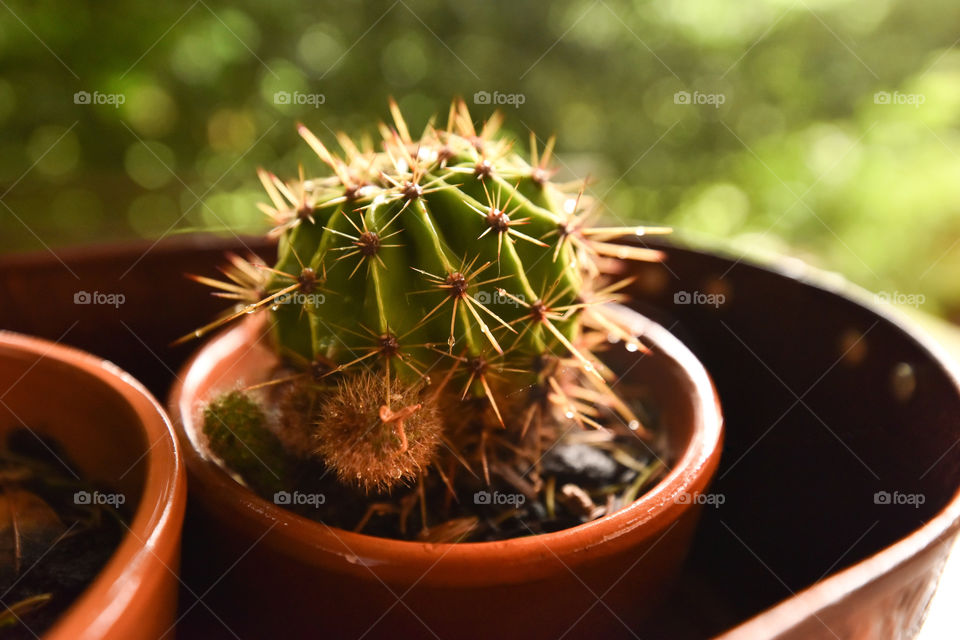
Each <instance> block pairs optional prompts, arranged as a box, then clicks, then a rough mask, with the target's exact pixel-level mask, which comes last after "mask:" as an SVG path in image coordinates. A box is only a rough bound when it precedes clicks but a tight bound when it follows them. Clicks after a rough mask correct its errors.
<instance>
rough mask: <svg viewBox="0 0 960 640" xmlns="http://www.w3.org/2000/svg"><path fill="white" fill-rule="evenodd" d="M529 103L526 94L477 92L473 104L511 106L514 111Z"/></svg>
mask: <svg viewBox="0 0 960 640" xmlns="http://www.w3.org/2000/svg"><path fill="white" fill-rule="evenodd" d="M526 101H527V96H526V94H523V93H500V92H499V91H494V92H493V93H490V92H489V91H477V92H476V93H474V94H473V104H494V105H510V106H512V107H513V108H514V109H519V108H520V105H522V104H523V103H525V102H526Z"/></svg>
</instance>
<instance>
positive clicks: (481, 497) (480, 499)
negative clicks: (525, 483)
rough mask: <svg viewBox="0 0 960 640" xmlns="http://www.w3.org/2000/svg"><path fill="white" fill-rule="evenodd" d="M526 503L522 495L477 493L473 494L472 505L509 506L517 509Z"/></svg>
mask: <svg viewBox="0 0 960 640" xmlns="http://www.w3.org/2000/svg"><path fill="white" fill-rule="evenodd" d="M526 501H527V496H525V495H523V494H522V493H503V492H502V491H494V492H492V493H491V492H490V491H477V492H476V493H474V494H473V504H509V505H513V506H515V507H519V506H520V505H522V504H523V503H524V502H526Z"/></svg>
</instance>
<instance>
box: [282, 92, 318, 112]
mask: <svg viewBox="0 0 960 640" xmlns="http://www.w3.org/2000/svg"><path fill="white" fill-rule="evenodd" d="M326 102H327V96H325V95H324V94H322V93H302V92H300V91H294V92H293V93H291V92H289V91H277V92H276V93H274V94H273V104H283V105H287V104H290V105H308V106H311V107H313V108H314V109H316V108H318V107H320V105H322V104H326Z"/></svg>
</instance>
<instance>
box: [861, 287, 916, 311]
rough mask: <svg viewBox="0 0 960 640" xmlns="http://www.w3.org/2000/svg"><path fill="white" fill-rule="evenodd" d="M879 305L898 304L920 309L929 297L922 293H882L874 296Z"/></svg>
mask: <svg viewBox="0 0 960 640" xmlns="http://www.w3.org/2000/svg"><path fill="white" fill-rule="evenodd" d="M873 299H874V301H876V302H877V304H896V305H901V306H905V307H913V308H914V309H919V308H920V307H921V306H922V305H923V304H924V303H925V302H926V301H927V296H925V295H923V294H922V293H904V292H902V291H880V292H878V293H876V294H875V295H874V296H873Z"/></svg>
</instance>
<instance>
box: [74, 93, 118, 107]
mask: <svg viewBox="0 0 960 640" xmlns="http://www.w3.org/2000/svg"><path fill="white" fill-rule="evenodd" d="M126 101H127V96H125V95H124V94H122V93H100V92H99V91H94V92H93V93H90V92H89V91H77V92H76V93H75V94H73V104H109V105H111V106H112V107H113V108H114V109H119V108H120V105H122V104H123V103H124V102H126Z"/></svg>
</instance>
